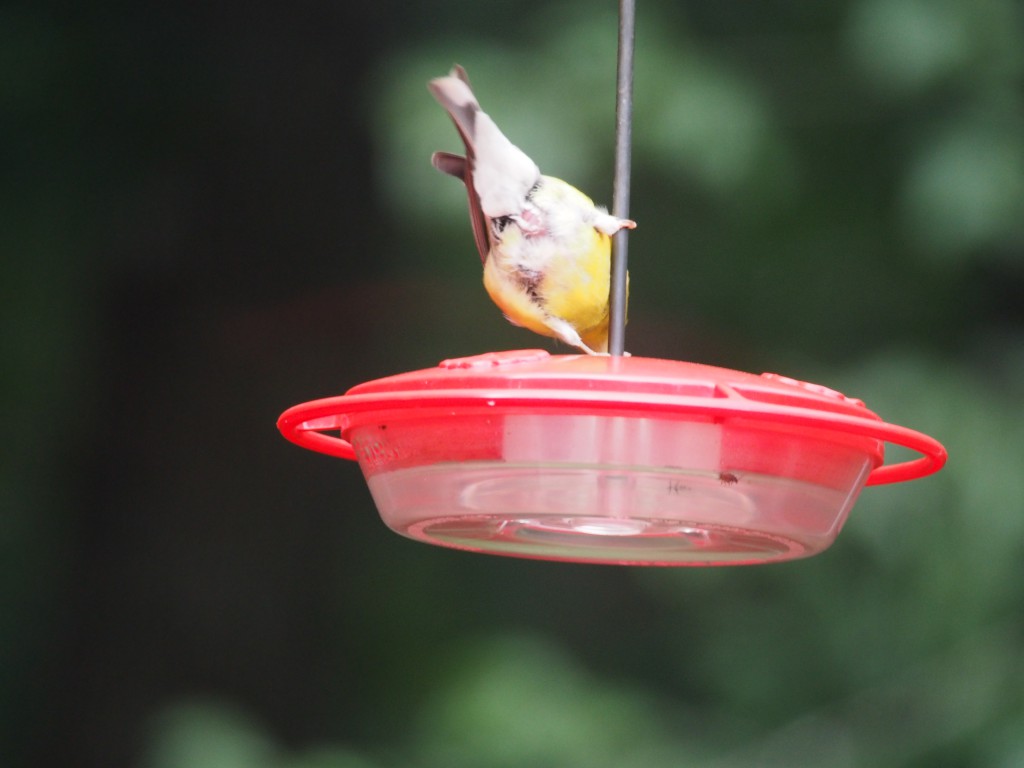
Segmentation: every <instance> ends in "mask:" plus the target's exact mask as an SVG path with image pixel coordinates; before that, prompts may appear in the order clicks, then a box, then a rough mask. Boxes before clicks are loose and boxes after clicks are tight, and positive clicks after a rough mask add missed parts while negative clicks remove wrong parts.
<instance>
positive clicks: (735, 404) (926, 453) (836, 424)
mask: <svg viewBox="0 0 1024 768" xmlns="http://www.w3.org/2000/svg"><path fill="white" fill-rule="evenodd" d="M499 406H502V407H515V408H533V409H537V408H543V409H545V410H550V409H553V408H561V409H566V408H569V409H572V410H576V409H585V410H587V411H588V412H591V413H593V412H595V411H608V410H615V411H620V412H623V411H625V412H630V413H639V414H644V413H649V412H656V413H658V414H665V413H674V414H680V415H701V416H712V417H715V418H719V419H730V418H741V419H750V420H756V421H763V422H766V423H769V424H772V423H774V424H792V425H794V426H801V427H811V428H817V429H823V430H834V431H838V432H843V433H846V434H853V435H859V436H861V437H867V438H873V439H875V440H881V441H883V442H886V443H892V444H894V445H901V446H903V447H904V448H909V449H910V450H913V451H917V452H918V453H920V454H921V456H920V457H919V458H916V459H911V460H909V461H903V462H899V463H898V464H888V465H882V466H879V467H875V468H874V470H872V472H871V474H870V475H869V476H868V479H867V483H866V484H867V485H883V484H885V483H897V482H901V481H904V480H911V479H914V478H919V477H925V476H926V475H931V474H934V473H935V472H938V471H939V470H940V469H942V467H943V466H944V465H945V463H946V458H947V453H946V449H945V448H944V447H943V446H942V444H941V443H940V442H939V441H938V440H935V439H934V438H932V437H929V436H928V435H925V434H923V433H921V432H917V431H915V430H913V429H909V428H907V427H900V426H897V425H895V424H888V423H886V422H884V421H881V420H876V419H874V418H867V417H862V416H852V415H847V414H839V413H831V412H829V413H819V412H816V411H807V410H806V409H803V408H798V407H790V406H784V405H776V406H774V407H773V408H772V409H771V410H765V409H764V407H763V404H760V405H759V404H751V403H748V402H746V401H738V400H733V399H731V398H730V399H725V400H723V401H721V402H709V401H708V400H707V399H706V398H692V397H678V396H673V395H652V394H649V393H647V394H631V393H625V392H617V393H615V395H614V396H613V397H609V396H608V395H607V394H605V393H601V392H579V391H563V390H544V391H542V392H523V391H514V390H507V389H495V390H476V391H473V392H466V391H465V390H435V391H433V392H431V393H430V394H429V395H425V394H424V393H423V392H422V391H412V392H389V393H384V394H365V395H342V396H340V397H329V398H324V399H322V400H314V401H312V402H309V403H303V404H301V405H296V406H293V407H292V408H289V409H288V410H287V411H285V412H284V413H283V414H282V415H281V418H280V419H278V422H277V426H278V428H279V429H280V430H281V433H282V434H283V435H284V436H285V437H286V438H287V439H288V440H291V441H292V442H293V443H296V444H298V445H301V446H302V447H303V448H309V449H311V450H314V451H319V452H320V453H325V454H327V455H328V456H335V457H337V458H339V459H350V460H352V459H355V458H356V455H355V450H354V449H353V447H352V444H351V443H350V442H348V441H347V440H345V439H344V438H343V437H341V432H342V431H343V430H345V429H347V428H348V426H349V424H350V415H351V414H355V413H361V412H367V411H374V410H379V409H381V408H386V409H388V410H405V409H409V410H414V409H418V408H424V407H434V408H436V407H442V408H446V409H459V408H470V407H476V408H481V407H482V408H488V409H490V408H494V407H499ZM328 430H329V431H334V432H337V433H338V436H337V437H335V436H334V435H328V434H324V431H328Z"/></svg>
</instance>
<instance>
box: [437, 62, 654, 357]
mask: <svg viewBox="0 0 1024 768" xmlns="http://www.w3.org/2000/svg"><path fill="white" fill-rule="evenodd" d="M429 89H430V92H431V93H432V94H433V95H434V98H436V99H437V100H438V102H440V104H441V106H442V107H444V108H445V110H446V111H447V112H448V114H449V116H451V119H452V121H453V122H454V123H455V127H456V129H457V130H458V132H459V136H461V137H462V143H463V144H464V145H465V150H466V154H465V157H463V156H461V155H455V154H451V153H449V152H435V153H434V155H433V157H432V158H431V160H432V162H433V165H434V167H435V168H437V169H438V170H440V171H442V172H444V173H446V174H448V175H450V176H454V177H455V178H457V179H460V180H461V181H462V182H463V183H464V184H465V185H466V192H467V195H468V197H469V216H470V221H471V222H472V225H473V237H474V239H475V241H476V246H477V250H478V251H479V252H480V259H481V261H482V262H483V267H484V287H485V288H486V289H487V293H488V294H489V295H490V297H491V299H492V300H493V301H494V303H495V304H497V305H498V308H499V309H501V311H502V312H503V313H504V314H505V317H506V318H507V319H508V321H509V322H511V323H513V324H514V325H518V326H522V327H523V328H528V329H529V330H531V331H533V332H535V333H539V334H541V335H543V336H549V337H552V338H555V339H560V340H561V341H563V342H565V343H566V344H569V345H570V346H573V347H576V348H577V349H580V350H582V351H584V352H586V353H587V354H590V355H599V354H607V352H608V296H609V290H610V282H611V236H612V235H614V234H615V233H616V232H618V231H619V230H620V229H623V228H627V229H633V228H634V227H636V223H635V222H633V221H631V220H630V219H620V218H618V217H616V216H612V215H611V214H609V213H608V212H607V210H606V209H604V208H602V207H599V206H595V205H594V202H593V201H592V200H591V199H590V198H589V197H587V196H586V195H585V194H583V193H582V192H580V191H579V190H578V189H576V188H575V187H573V186H571V185H570V184H567V183H566V182H564V181H562V180H561V179H556V178H554V177H551V176H544V175H542V174H541V172H540V169H539V168H538V167H537V164H536V163H534V162H533V160H531V159H530V158H529V157H528V156H527V155H526V154H525V153H524V152H523V151H522V150H521V149H519V148H518V147H516V146H515V145H514V144H512V142H511V141H509V140H508V139H507V138H506V137H505V135H504V134H503V133H502V132H501V131H500V130H499V129H498V126H497V125H495V123H494V121H493V120H492V119H491V118H490V117H489V116H488V115H487V113H486V112H484V111H483V110H481V109H480V104H479V103H478V102H477V100H476V97H475V96H474V95H473V90H472V88H471V87H470V84H469V78H468V76H467V75H466V72H465V70H464V69H462V67H459V66H456V67H455V68H454V69H453V70H452V71H451V73H450V74H449V75H448V76H447V77H439V78H437V79H434V80H431V81H430V84H429Z"/></svg>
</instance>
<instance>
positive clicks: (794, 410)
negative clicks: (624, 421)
mask: <svg viewBox="0 0 1024 768" xmlns="http://www.w3.org/2000/svg"><path fill="white" fill-rule="evenodd" d="M481 407H485V408H512V407H514V408H516V409H519V410H522V409H524V408H526V409H530V410H533V409H535V410H536V411H537V412H538V413H543V412H545V411H549V412H565V411H573V412H581V411H583V412H592V413H602V412H608V413H616V414H623V413H630V414H636V415H642V416H646V417H658V416H659V415H662V416H666V417H673V418H678V417H686V416H695V417H712V418H716V419H723V420H726V419H729V418H744V419H754V420H757V421H761V422H767V423H772V424H779V425H784V426H785V425H789V426H793V427H802V428H816V429H823V430H830V431H833V432H836V433H839V434H841V435H849V436H854V437H862V438H869V439H874V440H877V441H879V451H878V464H879V466H876V467H875V469H874V470H873V471H872V472H871V475H870V476H869V478H868V481H867V482H868V484H869V485H878V484H881V483H893V482H900V481H904V480H913V479H916V478H919V477H924V476H926V475H929V474H932V473H933V472H937V471H938V470H939V469H941V468H942V466H943V465H944V464H945V462H946V450H945V448H943V447H942V445H941V444H940V443H939V442H938V441H936V440H934V439H933V438H931V437H928V436H927V435H924V434H922V433H920V432H916V431H914V430H912V429H907V428H906V427H900V426H896V425H894V424H888V423H886V422H884V421H882V420H881V418H879V417H878V416H877V415H876V414H874V413H872V412H871V411H870V410H868V409H867V408H866V407H865V406H864V403H862V402H861V401H860V400H856V399H854V398H849V397H846V396H845V395H843V394H841V393H839V392H836V391H835V390H831V389H828V388H827V387H822V386H819V385H817V384H808V383H806V382H802V381H797V380H795V379H790V378H787V377H785V376H780V375H777V374H773V373H764V374H761V375H760V376H757V375H754V374H750V373H743V372H741V371H733V370H729V369H726V368H717V367H714V366H709V365H700V364H698V363H686V362H679V361H675V360H660V359H655V358H643V357H593V356H587V355H555V356H552V355H550V354H548V353H547V352H546V351H544V350H536V349H528V350H514V351H509V352H490V353H487V354H483V355H477V356H475V357H467V358H459V359H454V360H445V361H443V362H442V363H441V364H440V365H439V366H438V367H436V368H429V369H424V370H419V371H412V372H409V373H402V374H398V375H396V376H389V377H386V378H383V379H376V380H374V381H369V382H366V383H364V384H359V385H358V386H355V387H353V388H352V389H350V390H349V391H348V392H347V393H346V394H345V395H343V396H340V397H329V398H325V399H323V400H314V401H312V402H309V403H304V404H302V405H297V406H294V407H293V408H290V409H288V410H287V411H285V412H284V414H282V415H281V418H280V419H279V420H278V428H279V429H280V430H281V432H282V434H283V435H284V436H285V437H286V438H288V439H289V440H291V441H292V442H294V443H297V444H298V445H301V446H303V447H305V448H309V449H311V450H315V451H319V452H321V453H325V454H328V455H331V456H336V457H339V458H344V459H354V458H355V453H354V451H353V448H352V445H351V444H350V443H349V442H348V441H347V440H346V439H345V437H344V436H345V433H346V431H347V430H348V428H349V427H350V425H351V424H352V419H353V418H359V417H360V416H364V415H366V414H368V413H375V412H380V411H389V412H396V411H402V410H405V409H424V408H430V409H435V410H436V409H442V410H446V411H448V412H450V413H451V414H452V415H456V414H458V413H460V412H461V411H462V410H463V409H479V408H481ZM882 443H892V444H894V445H900V446H904V447H906V448H909V449H911V450H913V451H916V452H918V453H920V454H922V455H921V456H920V457H918V458H915V459H912V460H910V461H905V462H901V463H897V464H891V465H885V466H883V465H881V463H882V461H881V455H882V452H881V444H882Z"/></svg>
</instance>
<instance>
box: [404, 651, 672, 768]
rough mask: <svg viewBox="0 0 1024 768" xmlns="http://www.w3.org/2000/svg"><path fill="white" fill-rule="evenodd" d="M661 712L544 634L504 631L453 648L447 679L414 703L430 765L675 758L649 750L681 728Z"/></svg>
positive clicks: (644, 762)
mask: <svg viewBox="0 0 1024 768" xmlns="http://www.w3.org/2000/svg"><path fill="white" fill-rule="evenodd" d="M665 714H667V713H665V712H659V711H657V709H656V707H655V702H654V701H653V700H652V699H650V698H648V697H646V696H644V695H643V694H642V693H640V692H637V691H632V690H629V689H628V688H624V687H621V686H616V685H611V684H609V683H607V682H603V681H600V680H597V679H594V678H592V677H591V676H590V675H588V674H587V673H586V672H585V671H584V670H582V669H581V668H580V667H579V665H578V664H577V663H576V662H575V661H574V660H573V659H572V657H570V656H569V655H567V654H565V653H562V652H560V651H558V650H557V649H556V648H554V647H553V646H551V645H550V644H548V643H545V642H542V641H539V640H535V639H527V638H522V637H514V636H511V637H500V638H495V639H492V640H487V641H485V642H483V643H480V644H478V645H477V646H476V647H473V648H472V650H471V651H470V652H469V653H467V654H466V655H464V656H463V657H462V659H461V665H460V667H459V669H458V671H457V673H456V674H455V675H454V677H453V678H452V681H451V685H450V686H449V687H447V688H446V689H444V690H442V691H440V692H439V694H438V696H437V698H436V700H435V701H433V702H432V703H431V704H429V705H428V707H427V708H426V709H425V710H424V712H423V716H422V718H421V721H420V726H419V734H420V742H421V744H422V747H421V749H422V752H423V754H424V755H425V756H428V759H429V764H430V765H437V766H523V768H526V767H527V766H549V765H550V766H556V765H557V766H581V767H583V766H587V767H588V768H590V767H596V766H623V765H637V766H655V765H666V766H668V765H678V764H679V762H678V755H677V756H676V758H675V759H674V760H669V761H666V762H662V761H661V759H659V757H658V755H659V754H662V753H664V752H665V751H666V750H668V748H669V747H671V746H673V742H676V746H677V747H678V743H679V741H681V740H682V739H684V738H685V736H686V731H685V729H683V730H681V731H679V732H676V733H675V734H672V735H670V734H669V733H668V732H667V731H666V730H665V729H664V716H665ZM669 751H671V750H669ZM665 757H667V755H665Z"/></svg>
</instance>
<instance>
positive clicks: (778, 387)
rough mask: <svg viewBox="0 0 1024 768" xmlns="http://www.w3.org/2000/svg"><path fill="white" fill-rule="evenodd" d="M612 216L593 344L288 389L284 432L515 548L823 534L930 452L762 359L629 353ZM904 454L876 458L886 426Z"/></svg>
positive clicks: (487, 541)
mask: <svg viewBox="0 0 1024 768" xmlns="http://www.w3.org/2000/svg"><path fill="white" fill-rule="evenodd" d="M619 11H620V13H619V66H618V84H617V85H618V89H617V93H618V99H617V108H616V139H617V140H616V163H615V189H614V199H613V206H612V213H613V215H615V216H618V217H621V218H626V217H627V215H628V207H629V206H628V194H629V175H630V167H629V166H630V159H629V157H630V156H629V145H630V123H631V111H632V62H633V37H634V34H633V23H634V18H633V16H634V11H633V0H621V2H620V7H619ZM626 237H627V233H626V231H625V230H623V231H620V232H618V233H617V234H616V235H615V236H614V240H613V251H612V274H611V294H610V310H609V314H610V333H609V351H610V355H608V356H588V355H577V354H572V355H550V354H548V353H547V352H545V351H543V350H517V351H508V352H492V353H488V354H483V355H478V356H475V357H468V358H460V359H454V360H446V361H444V362H442V363H441V364H440V365H439V366H437V367H436V368H431V369H426V370H420V371H413V372H409V373H402V374H398V375H395V376H389V377H386V378H382V379H377V380H374V381H368V382H365V383H363V384H360V385H358V386H356V387H353V388H352V389H350V390H349V391H348V392H347V393H346V394H344V395H341V396H338V397H329V398H326V399H322V400H314V401H312V402H308V403H303V404H301V405H296V406H294V407H292V408H290V409H288V410H287V411H285V412H284V414H282V415H281V417H280V419H279V420H278V427H279V429H280V430H281V432H282V434H283V435H284V436H285V437H286V438H288V439H289V440H291V441H292V442H295V443H297V444H298V445H300V446H303V447H305V448H309V449H311V450H315V451H319V452H321V453H325V454H328V455H330V456H335V457H338V458H342V459H354V460H356V461H358V463H359V466H360V468H361V470H362V472H363V474H364V476H365V478H366V481H367V483H368V485H369V488H370V492H371V494H372V496H373V499H374V502H375V503H376V505H377V508H378V510H379V512H380V515H381V517H382V519H383V520H384V522H385V523H386V524H387V525H388V527H390V528H391V529H392V530H394V531H396V532H397V533H400V534H403V535H405V536H409V537H411V538H413V539H418V540H420V541H424V542H428V543H431V544H437V545H441V546H446V547H454V548H457V549H463V550H470V551H475V552H486V553H491V554H502V555H512V556H517V557H528V558H540V559H547V560H561V561H571V562H587V563H616V564H627V565H729V564H733V565H738V564H752V563H767V562H777V561H782V560H790V559H794V558H800V557H807V556H809V555H813V554H816V553H818V552H821V551H822V550H824V549H826V548H827V547H829V546H830V545H831V544H832V542H833V541H835V538H836V536H837V535H838V533H839V531H840V530H841V529H842V526H843V523H844V522H845V521H846V519H847V516H848V515H849V513H850V510H851V509H852V507H853V505H854V503H855V502H856V500H857V498H858V496H859V494H860V492H861V490H862V489H863V488H864V487H865V486H866V485H878V484H883V483H893V482H899V481H904V480H912V479H915V478H919V477H924V476H925V475H929V474H931V473H933V472H937V471H938V470H939V469H941V468H942V466H943V464H944V463H945V461H946V451H945V449H944V448H943V447H942V445H940V444H939V443H938V442H937V441H936V440H934V439H932V438H931V437H928V436H927V435H924V434H921V433H920V432H915V431H914V430H911V429H907V428H905V427H900V426H896V425H894V424H888V423H886V422H884V421H883V420H882V419H881V418H880V417H879V416H877V415H876V414H874V413H873V412H871V411H870V410H868V408H867V407H865V405H864V403H862V402H861V401H860V400H856V399H853V398H849V397H846V396H844V395H842V394H840V393H839V392H836V391H834V390H831V389H828V388H826V387H822V386H819V385H816V384H808V383H806V382H801V381H796V380H794V379H790V378H787V377H785V376H779V375H776V374H770V373H766V374H761V375H760V376H758V375H754V374H750V373H743V372H740V371H733V370H728V369H724V368H716V367H712V366H708V365H700V364H697V363H687V362H679V361H673V360H659V359H652V358H642V357H630V356H626V355H624V352H623V346H624V344H623V339H624V328H625V304H626ZM887 443H888V444H892V445H898V446H903V447H905V448H908V449H911V450H912V451H915V452H916V453H918V454H919V456H917V457H916V458H913V459H910V460H907V461H902V462H899V463H895V464H886V463H885V445H886V444H887Z"/></svg>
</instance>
